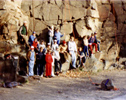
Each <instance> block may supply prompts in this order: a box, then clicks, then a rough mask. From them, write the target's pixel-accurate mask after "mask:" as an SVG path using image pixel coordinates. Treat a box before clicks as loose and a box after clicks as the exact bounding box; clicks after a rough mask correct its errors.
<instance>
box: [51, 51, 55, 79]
mask: <svg viewBox="0 0 126 100" xmlns="http://www.w3.org/2000/svg"><path fill="white" fill-rule="evenodd" d="M52 59H53V62H52V72H51V76H52V77H54V76H55V75H54V69H53V68H54V63H55V53H54V51H52Z"/></svg>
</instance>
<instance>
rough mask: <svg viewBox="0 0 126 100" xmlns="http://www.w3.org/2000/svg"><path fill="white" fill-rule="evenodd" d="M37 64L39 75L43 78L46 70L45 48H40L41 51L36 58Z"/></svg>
mask: <svg viewBox="0 0 126 100" xmlns="http://www.w3.org/2000/svg"><path fill="white" fill-rule="evenodd" d="M36 59H37V61H36V63H37V75H39V76H41V77H43V73H44V68H45V55H44V52H43V48H42V47H40V51H39V52H38V54H37V56H36Z"/></svg>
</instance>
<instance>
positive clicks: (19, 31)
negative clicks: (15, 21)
mask: <svg viewBox="0 0 126 100" xmlns="http://www.w3.org/2000/svg"><path fill="white" fill-rule="evenodd" d="M21 31H22V26H21V27H20V29H19V34H20V35H22V33H21Z"/></svg>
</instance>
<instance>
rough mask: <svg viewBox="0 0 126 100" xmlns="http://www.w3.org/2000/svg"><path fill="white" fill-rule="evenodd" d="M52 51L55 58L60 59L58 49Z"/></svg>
mask: <svg viewBox="0 0 126 100" xmlns="http://www.w3.org/2000/svg"><path fill="white" fill-rule="evenodd" d="M54 52H55V58H56V59H57V60H60V55H59V51H57V50H55V51H54Z"/></svg>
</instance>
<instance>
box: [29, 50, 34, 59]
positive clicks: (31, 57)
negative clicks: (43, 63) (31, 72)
mask: <svg viewBox="0 0 126 100" xmlns="http://www.w3.org/2000/svg"><path fill="white" fill-rule="evenodd" d="M30 60H31V61H34V60H35V52H34V51H31V56H30Z"/></svg>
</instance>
